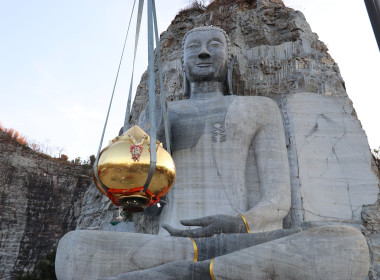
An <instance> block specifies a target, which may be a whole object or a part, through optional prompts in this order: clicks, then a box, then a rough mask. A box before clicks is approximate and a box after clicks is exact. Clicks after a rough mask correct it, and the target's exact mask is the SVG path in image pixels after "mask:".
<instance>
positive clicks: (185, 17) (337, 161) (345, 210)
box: [78, 0, 380, 279]
mask: <svg viewBox="0 0 380 280" xmlns="http://www.w3.org/2000/svg"><path fill="white" fill-rule="evenodd" d="M205 24H206V25H215V26H220V27H221V28H223V29H224V30H225V31H226V32H227V34H228V35H229V37H230V39H231V42H232V44H231V51H232V53H233V54H234V56H235V61H234V72H233V91H234V94H236V95H256V96H257V95H259V96H267V97H269V98H272V99H273V100H275V101H276V102H277V104H278V105H279V107H280V109H281V112H282V115H283V121H284V126H285V130H286V138H287V148H288V158H289V164H290V172H291V184H292V209H291V212H290V213H289V215H288V217H287V218H286V219H285V221H284V226H285V227H293V226H297V225H300V224H301V223H303V222H308V221H319V222H337V221H339V222H346V223H350V224H356V225H358V226H362V231H363V233H364V234H365V236H366V237H367V240H368V241H369V243H370V250H371V261H372V264H371V272H370V277H371V279H378V278H380V275H377V271H378V270H379V269H378V267H379V261H378V258H376V257H375V256H378V255H379V249H378V248H379V246H377V245H376V244H378V243H379V242H380V241H379V237H378V235H376V234H377V233H379V230H380V226H379V225H380V216H379V214H378V212H379V210H380V206H379V202H378V193H379V175H378V174H379V171H378V169H377V167H376V165H375V164H374V161H373V160H372V159H371V153H370V149H369V145H368V141H367V138H366V135H365V133H364V131H363V129H362V128H361V124H360V121H359V120H358V119H357V116H356V113H355V110H354V108H353V106H352V102H351V100H350V99H349V97H348V96H347V93H346V90H345V84H344V81H343V78H342V77H341V75H340V71H339V67H338V65H337V63H336V62H335V61H334V60H333V59H332V58H331V56H330V55H329V53H328V49H327V47H326V45H325V44H324V43H323V42H321V41H319V40H318V36H317V34H315V33H313V32H312V30H311V29H310V26H309V24H308V23H307V21H306V19H305V17H304V16H303V14H302V13H301V12H299V11H294V10H293V9H291V8H287V7H285V6H284V4H283V3H282V1H277V0H276V1H274V0H272V1H270V0H257V1H220V0H219V1H218V0H217V1H214V2H213V3H212V4H211V5H210V6H209V7H208V8H207V9H206V10H205V11H199V10H194V9H193V10H191V9H190V10H187V11H182V12H180V13H179V14H178V15H177V16H176V17H175V19H174V20H173V21H172V24H171V25H170V26H169V27H168V29H167V31H165V32H163V33H162V34H161V37H160V45H161V58H162V66H163V78H164V90H165V95H166V98H167V100H168V101H173V100H181V99H183V98H184V97H183V93H182V86H183V85H182V83H183V76H182V61H181V57H182V52H181V45H182V38H183V36H184V34H185V33H186V32H187V31H188V30H190V29H192V28H193V27H198V26H203V25H205ZM156 84H158V75H157V76H156ZM157 90H159V88H158V87H157ZM147 91H148V79H147V72H145V73H144V75H143V76H142V78H141V82H140V84H139V86H138V88H137V93H136V97H135V100H134V104H133V108H132V117H131V123H133V124H136V123H137V121H138V118H139V114H140V113H141V111H142V110H143V109H144V107H145V105H146V103H147V98H148V94H147ZM87 198H88V200H87V202H86V201H84V207H91V206H86V204H88V203H90V202H91V201H93V198H91V195H88V196H87ZM103 203H106V202H103ZM101 207H103V208H104V209H107V210H106V211H115V210H112V209H115V208H107V207H106V206H101ZM102 215H103V216H104V215H105V214H102ZM133 219H134V221H135V230H136V232H146V233H157V231H158V226H157V219H156V218H149V217H147V216H144V215H134V216H133ZM102 222H103V221H102V220H101V219H98V220H96V219H93V220H92V223H91V226H100V224H101V223H102ZM78 226H79V227H80V228H84V227H83V223H79V224H78ZM371 244H375V245H373V246H371ZM377 277H378V278H377Z"/></svg>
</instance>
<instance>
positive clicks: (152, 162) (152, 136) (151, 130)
mask: <svg viewBox="0 0 380 280" xmlns="http://www.w3.org/2000/svg"><path fill="white" fill-rule="evenodd" d="M152 5H153V4H152V0H148V61H149V64H148V70H149V71H148V73H149V122H150V127H149V136H150V165H149V173H148V178H147V180H146V182H145V184H144V189H143V191H144V192H146V190H147V189H148V187H149V183H150V181H151V180H152V177H153V174H154V171H155V170H156V162H157V159H156V134H157V131H156V108H155V103H156V93H155V87H156V85H155V75H154V46H153V45H154V38H153V12H152Z"/></svg>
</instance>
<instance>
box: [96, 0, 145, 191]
mask: <svg viewBox="0 0 380 280" xmlns="http://www.w3.org/2000/svg"><path fill="white" fill-rule="evenodd" d="M140 1H141V0H140ZM135 4H136V0H134V2H133V7H132V11H131V16H130V18H129V23H128V29H127V35H126V36H125V40H124V45H123V50H122V52H121V57H120V62H119V67H118V69H117V73H116V78H115V83H114V85H113V90H112V95H111V100H110V104H109V106H108V112H107V117H106V121H105V123H104V127H103V133H102V137H101V138H100V144H99V148H98V153H97V154H96V159H95V163H94V173H95V178H96V180H97V181H98V182H99V184H100V185H101V187H102V188H103V190H104V191H105V192H106V193H107V194H108V190H107V187H106V186H104V185H103V183H102V182H101V180H100V179H99V174H98V161H99V155H100V151H101V149H102V145H103V139H104V134H105V132H106V127H107V123H108V118H109V114H110V111H111V106H112V100H113V97H114V94H115V89H116V84H117V79H118V77H119V73H120V67H121V62H122V61H123V55H124V50H125V45H126V43H127V38H128V34H129V28H130V26H131V20H132V16H133V11H134V9H135Z"/></svg>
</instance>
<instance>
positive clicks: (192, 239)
mask: <svg viewBox="0 0 380 280" xmlns="http://www.w3.org/2000/svg"><path fill="white" fill-rule="evenodd" d="M189 238H190V240H191V242H193V248H194V259H193V262H197V261H198V247H197V243H195V240H194V238H192V237H189Z"/></svg>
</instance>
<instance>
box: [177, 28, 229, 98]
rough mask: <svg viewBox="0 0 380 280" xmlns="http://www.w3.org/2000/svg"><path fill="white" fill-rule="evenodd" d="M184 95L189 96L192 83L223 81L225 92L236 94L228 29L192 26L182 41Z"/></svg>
mask: <svg viewBox="0 0 380 280" xmlns="http://www.w3.org/2000/svg"><path fill="white" fill-rule="evenodd" d="M182 48H183V57H182V65H183V70H184V71H183V76H184V95H185V96H186V97H189V95H190V93H189V83H196V82H221V83H224V85H225V91H224V94H232V87H231V78H232V55H231V50H230V41H229V38H228V35H227V34H226V32H225V31H224V30H223V29H221V28H219V27H214V26H202V27H197V28H194V29H191V30H190V31H189V32H187V33H186V35H185V36H184V39H183V41H182Z"/></svg>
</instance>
